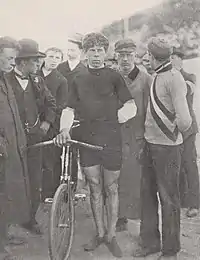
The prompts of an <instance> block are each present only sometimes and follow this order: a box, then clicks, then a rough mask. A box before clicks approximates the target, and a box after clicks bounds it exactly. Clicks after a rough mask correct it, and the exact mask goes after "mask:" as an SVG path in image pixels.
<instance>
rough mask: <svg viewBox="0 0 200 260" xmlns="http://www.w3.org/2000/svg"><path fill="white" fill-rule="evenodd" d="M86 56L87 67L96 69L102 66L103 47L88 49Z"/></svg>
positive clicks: (103, 58)
mask: <svg viewBox="0 0 200 260" xmlns="http://www.w3.org/2000/svg"><path fill="white" fill-rule="evenodd" d="M86 56H87V59H88V65H89V66H91V67H93V68H96V69H98V68H101V67H102V66H103V65H104V60H105V57H106V52H105V49H104V47H100V46H94V47H92V48H89V49H88V51H87V52H86Z"/></svg>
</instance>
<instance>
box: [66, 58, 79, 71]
mask: <svg viewBox="0 0 200 260" xmlns="http://www.w3.org/2000/svg"><path fill="white" fill-rule="evenodd" d="M79 63H80V60H68V64H69V68H70V70H74V69H75V68H76V67H77V65H78V64H79Z"/></svg>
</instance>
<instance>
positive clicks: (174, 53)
mask: <svg viewBox="0 0 200 260" xmlns="http://www.w3.org/2000/svg"><path fill="white" fill-rule="evenodd" d="M172 55H176V56H178V57H179V58H181V59H183V58H184V57H185V55H184V53H182V52H179V51H174V52H173V53H172Z"/></svg>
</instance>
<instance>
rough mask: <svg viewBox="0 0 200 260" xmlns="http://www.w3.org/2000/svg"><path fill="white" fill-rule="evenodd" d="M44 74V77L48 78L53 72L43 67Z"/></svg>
mask: <svg viewBox="0 0 200 260" xmlns="http://www.w3.org/2000/svg"><path fill="white" fill-rule="evenodd" d="M42 72H43V74H44V76H45V77H47V76H48V75H49V74H50V73H51V72H52V70H46V69H45V67H42Z"/></svg>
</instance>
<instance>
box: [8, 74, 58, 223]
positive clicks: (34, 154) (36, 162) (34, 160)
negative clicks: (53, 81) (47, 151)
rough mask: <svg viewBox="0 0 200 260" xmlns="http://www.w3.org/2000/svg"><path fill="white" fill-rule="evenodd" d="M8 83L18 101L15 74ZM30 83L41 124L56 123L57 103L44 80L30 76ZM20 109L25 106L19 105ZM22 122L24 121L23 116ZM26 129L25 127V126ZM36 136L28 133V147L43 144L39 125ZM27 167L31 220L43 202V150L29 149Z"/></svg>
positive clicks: (11, 75)
mask: <svg viewBox="0 0 200 260" xmlns="http://www.w3.org/2000/svg"><path fill="white" fill-rule="evenodd" d="M6 78H7V81H8V82H9V84H10V85H11V87H12V89H13V92H15V97H16V100H17V88H16V84H19V83H18V81H17V79H16V77H15V74H14V72H13V71H12V72H10V73H8V74H7V75H6ZM29 81H30V82H31V83H32V89H33V93H34V99H35V103H36V106H37V110H38V114H39V115H40V122H42V121H47V122H49V123H50V124H53V123H54V120H55V117H56V101H55V99H54V97H53V96H52V95H51V93H50V91H49V90H48V89H47V87H46V85H45V83H44V80H43V79H42V78H41V77H40V76H37V75H30V78H29ZM17 105H18V109H19V108H20V106H22V105H23V104H20V103H19V100H18V103H17ZM21 121H23V119H22V116H21ZM24 127H25V126H24ZM35 129H36V130H35V132H34V134H33V133H31V131H30V133H27V132H26V138H27V145H28V146H30V145H33V144H35V143H38V142H41V141H42V139H43V135H42V133H41V131H40V128H39V124H38V125H36V127H35ZM27 165H28V176H29V180H30V194H31V203H32V207H31V218H32V219H31V220H33V218H34V217H35V213H36V211H37V209H38V206H39V203H40V200H41V197H40V196H41V186H42V149H41V148H34V149H28V151H27Z"/></svg>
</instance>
